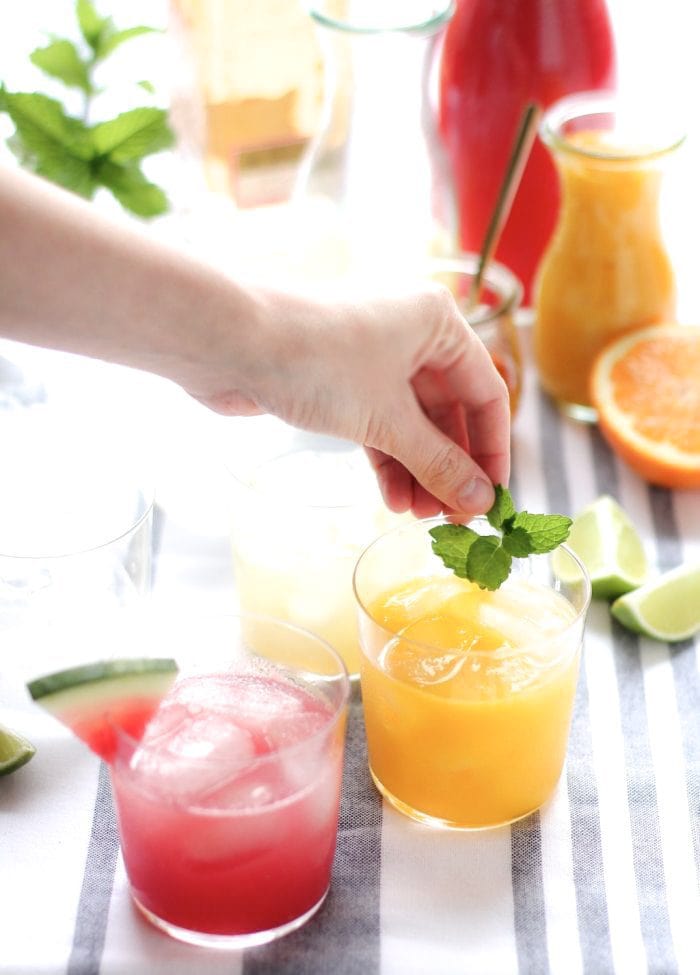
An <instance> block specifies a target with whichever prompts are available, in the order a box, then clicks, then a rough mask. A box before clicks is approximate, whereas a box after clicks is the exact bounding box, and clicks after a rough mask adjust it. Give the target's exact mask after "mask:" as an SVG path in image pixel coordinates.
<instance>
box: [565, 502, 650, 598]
mask: <svg viewBox="0 0 700 975" xmlns="http://www.w3.org/2000/svg"><path fill="white" fill-rule="evenodd" d="M566 544H567V545H568V546H569V547H570V548H572V549H573V550H574V552H575V553H576V554H577V555H578V557H579V558H580V559H581V561H582V562H583V564H584V565H585V566H586V568H587V569H588V574H589V575H590V577H591V588H592V592H593V596H594V597H595V598H596V599H614V598H615V597H616V596H621V595H622V594H623V593H626V592H630V591H631V590H632V589H636V588H637V587H638V586H641V585H642V583H643V582H645V581H646V579H647V577H648V575H649V564H648V561H647V557H646V554H645V552H644V546H643V545H642V541H641V539H640V537H639V535H638V534H637V530H636V528H635V527H634V525H633V524H632V522H631V521H630V518H629V516H628V515H627V513H626V512H625V511H624V510H623V509H622V508H621V507H620V505H619V504H618V503H617V501H615V499H614V498H611V497H610V496H609V495H607V494H603V495H601V497H599V498H597V499H596V500H595V501H593V502H592V503H591V504H589V505H587V506H586V507H585V508H584V509H583V510H582V511H581V512H580V514H578V515H577V516H576V518H574V522H573V524H572V526H571V531H570V533H569V537H568V539H567V541H566Z"/></svg>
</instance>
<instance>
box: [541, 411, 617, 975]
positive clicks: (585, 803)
mask: <svg viewBox="0 0 700 975" xmlns="http://www.w3.org/2000/svg"><path fill="white" fill-rule="evenodd" d="M562 422H573V421H563V420H562V419H561V417H560V415H559V413H558V412H557V410H556V407H555V406H554V404H553V403H552V401H551V400H550V399H549V398H548V397H546V396H544V395H541V396H540V440H541V446H542V457H543V468H544V474H545V484H546V491H547V505H548V510H549V511H554V512H558V513H560V514H571V497H570V494H569V488H568V482H567V476H566V470H565V465H564V444H563V436H562V429H561V423H562ZM545 465H546V466H545ZM571 474H572V476H575V472H574V471H572V472H571ZM567 786H568V790H569V804H570V810H571V812H570V815H571V850H572V861H573V876H574V889H575V893H576V909H577V915H578V930H579V941H580V944H581V957H582V959H583V968H584V971H585V972H591V973H595V975H608V973H611V972H613V970H614V969H613V960H612V947H611V942H610V924H609V920H608V905H607V900H606V896H605V875H604V873H603V846H602V841H601V832H600V806H599V801H598V787H597V785H596V778H595V773H594V768H593V742H592V739H591V730H590V715H589V706H588V688H587V685H586V675H585V668H583V667H582V668H581V672H580V676H579V681H578V687H577V691H576V699H575V701H574V712H573V716H572V721H571V735H570V739H569V749H568V761H567Z"/></svg>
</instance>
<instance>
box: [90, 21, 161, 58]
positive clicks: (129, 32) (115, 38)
mask: <svg viewBox="0 0 700 975" xmlns="http://www.w3.org/2000/svg"><path fill="white" fill-rule="evenodd" d="M158 33H160V31H159V30H158V28H156V27H127V28H126V30H113V31H110V32H108V33H106V34H105V35H104V36H103V37H102V38H101V39H100V40H99V42H98V44H97V48H96V50H95V54H96V55H97V57H98V58H99V59H100V60H101V61H102V60H104V58H106V57H108V56H109V55H110V54H111V53H112V51H114V50H115V49H116V48H118V47H119V46H120V45H121V44H123V43H124V42H125V41H130V40H131V39H132V38H134V37H141V35H142V34H158Z"/></svg>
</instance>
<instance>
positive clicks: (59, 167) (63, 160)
mask: <svg viewBox="0 0 700 975" xmlns="http://www.w3.org/2000/svg"><path fill="white" fill-rule="evenodd" d="M32 169H33V171H34V172H35V173H36V174H37V175H38V176H43V177H44V178H45V179H50V180H51V182H52V183H56V184H58V185H59V186H63V187H64V189H67V190H72V191H73V193H77V194H78V196H83V197H85V199H87V200H90V199H92V197H93V196H94V195H95V190H96V189H97V183H96V182H95V179H94V177H93V174H92V167H91V166H90V163H89V162H86V161H85V160H84V159H79V158H78V157H77V156H72V155H71V154H70V153H69V152H63V153H62V152H61V151H60V149H57V150H56V151H55V152H53V153H51V155H45V156H43V157H42V158H40V159H39V158H37V159H36V160H35V161H34V164H33V166H32Z"/></svg>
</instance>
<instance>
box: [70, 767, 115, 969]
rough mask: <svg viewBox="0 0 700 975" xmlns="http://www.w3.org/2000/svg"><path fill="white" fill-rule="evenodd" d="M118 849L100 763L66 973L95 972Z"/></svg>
mask: <svg viewBox="0 0 700 975" xmlns="http://www.w3.org/2000/svg"><path fill="white" fill-rule="evenodd" d="M118 852H119V835H118V832H117V823H116V819H115V815H114V805H113V803H112V788H111V784H110V780H109V771H108V769H107V766H106V765H105V764H104V762H101V763H100V771H99V774H98V779H97V796H96V798H95V810H94V813H93V816H92V830H91V833H90V843H89V845H88V852H87V857H86V860H85V871H84V873H83V884H82V888H81V891H80V900H79V901H78V912H77V915H76V921H75V930H74V932H73V944H72V947H71V953H70V958H69V959H68V967H67V969H66V975H98V973H99V971H100V964H101V961H102V952H103V950H104V944H105V935H106V933H107V920H108V917H109V905H110V901H111V899H112V888H113V886H114V873H115V870H116V866H117V854H118Z"/></svg>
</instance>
